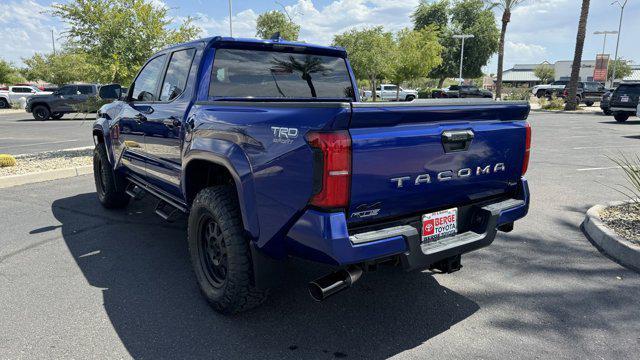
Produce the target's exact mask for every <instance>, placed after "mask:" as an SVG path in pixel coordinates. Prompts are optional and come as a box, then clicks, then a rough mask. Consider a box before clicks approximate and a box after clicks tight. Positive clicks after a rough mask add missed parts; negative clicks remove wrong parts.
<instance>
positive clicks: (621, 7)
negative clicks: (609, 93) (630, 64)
mask: <svg viewBox="0 0 640 360" xmlns="http://www.w3.org/2000/svg"><path fill="white" fill-rule="evenodd" d="M613 4H618V6H620V22H618V39H617V40H616V54H615V56H614V61H613V74H612V76H611V87H613V83H614V82H615V81H616V67H617V65H618V46H619V45H620V32H621V31H622V15H623V14H624V7H625V6H627V0H624V3H620V1H618V0H616V1H614V2H612V3H611V5H613Z"/></svg>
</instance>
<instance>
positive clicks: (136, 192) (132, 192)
mask: <svg viewBox="0 0 640 360" xmlns="http://www.w3.org/2000/svg"><path fill="white" fill-rule="evenodd" d="M124 192H125V193H127V195H129V196H130V197H131V198H132V199H134V200H140V199H142V198H143V197H144V195H145V191H144V190H143V189H142V188H141V187H139V186H138V185H136V184H134V183H132V182H130V183H129V185H127V189H126V190H125V191H124Z"/></svg>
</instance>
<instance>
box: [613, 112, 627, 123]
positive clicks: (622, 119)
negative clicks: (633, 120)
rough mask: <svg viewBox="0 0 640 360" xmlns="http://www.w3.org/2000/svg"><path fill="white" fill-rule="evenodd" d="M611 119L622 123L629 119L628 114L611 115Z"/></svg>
mask: <svg viewBox="0 0 640 360" xmlns="http://www.w3.org/2000/svg"><path fill="white" fill-rule="evenodd" d="M613 117H614V118H615V119H616V121H617V122H620V123H623V122H625V121H627V119H629V114H625V113H618V114H613Z"/></svg>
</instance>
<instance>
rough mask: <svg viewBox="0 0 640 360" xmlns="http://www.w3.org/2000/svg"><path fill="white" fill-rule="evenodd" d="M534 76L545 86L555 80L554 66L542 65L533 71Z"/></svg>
mask: <svg viewBox="0 0 640 360" xmlns="http://www.w3.org/2000/svg"><path fill="white" fill-rule="evenodd" d="M533 75H535V76H536V77H537V78H538V79H540V81H541V82H542V83H543V84H547V83H549V82H550V81H551V80H553V79H554V78H555V76H556V71H555V69H554V68H553V66H551V65H549V64H542V65H538V66H536V67H535V69H533Z"/></svg>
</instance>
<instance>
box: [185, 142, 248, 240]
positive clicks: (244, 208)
mask: <svg viewBox="0 0 640 360" xmlns="http://www.w3.org/2000/svg"><path fill="white" fill-rule="evenodd" d="M194 160H204V161H207V162H210V163H212V164H215V165H219V166H222V167H224V168H225V169H227V171H229V173H230V174H231V177H232V178H233V181H234V183H235V185H236V191H237V194H238V202H239V204H240V213H241V215H242V223H243V225H244V228H245V230H246V231H247V232H248V233H249V234H251V237H252V238H253V239H257V238H258V237H259V235H260V230H259V226H258V213H257V211H256V206H255V191H254V183H253V171H252V169H251V164H250V163H249V159H248V158H247V156H246V154H245V152H244V151H243V150H242V148H241V147H240V146H238V145H237V144H235V143H233V142H231V141H227V140H222V139H216V138H194V139H193V140H192V142H191V143H190V144H189V147H188V148H187V149H186V150H185V152H184V156H183V160H182V174H181V181H180V183H181V184H182V185H181V186H182V193H183V194H185V195H186V194H187V186H188V179H186V177H185V174H186V170H187V168H188V166H189V164H190V163H191V162H192V161H194Z"/></svg>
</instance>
